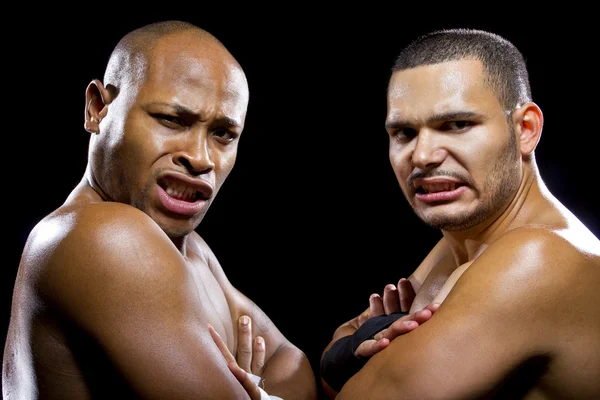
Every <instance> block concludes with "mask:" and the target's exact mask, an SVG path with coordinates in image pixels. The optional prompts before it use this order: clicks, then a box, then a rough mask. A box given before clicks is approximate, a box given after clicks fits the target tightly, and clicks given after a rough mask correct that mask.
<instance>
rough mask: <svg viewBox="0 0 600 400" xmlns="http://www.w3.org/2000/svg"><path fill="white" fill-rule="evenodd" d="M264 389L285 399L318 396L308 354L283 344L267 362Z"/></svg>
mask: <svg viewBox="0 0 600 400" xmlns="http://www.w3.org/2000/svg"><path fill="white" fill-rule="evenodd" d="M262 378H263V381H262V382H263V383H262V386H263V389H264V390H265V391H266V392H267V393H268V394H269V395H275V396H279V397H281V398H283V399H284V400H314V399H316V398H317V388H316V381H315V376H314V373H313V370H312V367H311V365H310V362H309V361H308V358H307V357H306V355H305V354H304V353H303V352H302V351H300V350H299V349H298V348H297V347H294V346H292V345H281V346H280V347H279V348H278V349H277V351H276V352H275V353H274V354H273V355H272V356H271V358H270V359H269V360H268V361H267V363H266V364H265V369H264V372H263V374H262Z"/></svg>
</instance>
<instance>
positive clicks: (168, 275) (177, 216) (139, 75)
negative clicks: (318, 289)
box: [2, 21, 317, 400]
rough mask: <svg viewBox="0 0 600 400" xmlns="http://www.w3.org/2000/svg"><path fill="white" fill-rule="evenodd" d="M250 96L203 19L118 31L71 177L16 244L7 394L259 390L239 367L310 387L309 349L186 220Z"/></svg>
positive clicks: (282, 386)
mask: <svg viewBox="0 0 600 400" xmlns="http://www.w3.org/2000/svg"><path fill="white" fill-rule="evenodd" d="M247 106H248V86H247V81H246V77H245V75H244V72H243V70H242V68H241V67H240V65H239V64H238V63H237V62H236V60H235V59H234V57H233V56H232V55H231V54H230V53H229V52H228V50H227V49H226V48H225V47H224V46H223V45H222V44H221V43H220V42H219V41H218V40H217V39H216V38H215V37H214V36H212V35H211V34H209V33H207V32H206V31H204V30H202V29H200V28H198V27H196V26H194V25H190V24H188V23H183V22H178V21H165V22H161V23H156V24H151V25H148V26H145V27H142V28H139V29H137V30H134V31H132V32H130V33H129V34H127V35H126V36H124V37H123V38H122V39H121V40H120V41H119V43H118V44H117V46H116V47H115V49H114V51H113V53H112V54H111V57H110V59H109V62H108V65H107V69H106V72H105V76H104V82H101V81H99V80H93V81H92V82H91V83H90V84H89V86H88V87H87V90H86V102H85V124H84V126H85V129H86V130H87V131H88V132H89V133H90V135H91V137H90V143H89V153H88V164H87V167H86V170H85V172H84V174H83V178H82V179H81V181H80V183H79V184H78V185H77V186H76V187H75V189H74V190H73V191H72V192H71V193H70V195H69V196H68V197H67V198H66V200H65V202H64V203H63V204H62V205H61V206H60V207H59V208H58V209H57V210H55V211H54V212H52V213H51V214H49V215H48V216H46V217H45V218H44V219H43V220H41V221H40V222H39V223H38V224H37V225H36V226H35V227H34V229H33V230H32V231H31V233H30V236H29V238H28V240H27V242H26V244H25V248H24V251H23V255H22V258H21V263H20V266H19V272H18V275H17V279H16V284H15V289H14V296H13V305H12V313H11V320H10V326H9V331H8V335H7V340H6V344H5V353H4V360H3V373H2V386H3V395H4V399H5V400H8V399H18V400H28V399H37V398H43V399H58V398H60V399H90V398H111V399H115V398H128V399H131V398H143V399H170V400H176V399H192V398H193V399H206V398H214V399H221V400H224V399H244V398H249V397H252V398H256V393H257V392H256V391H255V392H252V391H247V389H245V386H243V385H242V384H240V381H243V379H241V378H240V375H239V374H237V372H236V371H238V372H239V370H240V369H241V370H244V371H247V372H249V373H251V375H249V376H252V378H253V381H254V382H263V383H264V385H262V389H263V392H262V395H265V394H266V392H268V394H269V395H272V396H279V397H281V398H283V399H285V400H290V399H314V398H316V396H317V394H316V393H317V392H316V384H315V379H314V375H313V372H312V369H311V366H310V364H309V362H308V360H307V358H306V356H305V354H304V353H303V352H302V351H301V350H299V349H298V348H297V347H296V346H294V345H293V344H292V343H290V342H289V341H288V340H287V339H286V338H285V337H284V336H283V334H282V333H281V332H280V331H279V330H278V329H277V328H276V327H275V325H274V324H273V323H272V322H271V321H270V320H269V318H268V317H267V316H266V315H265V314H264V312H262V311H261V310H260V309H259V308H258V307H257V306H256V305H255V304H254V303H253V302H252V301H251V300H250V299H248V298H247V297H246V296H244V295H243V294H242V293H240V292H239V291H238V290H236V288H235V287H233V286H232V284H231V283H230V282H229V281H228V279H227V276H226V275H225V273H224V271H223V269H222V267H221V266H220V265H219V262H218V261H217V259H216V257H215V255H214V253H213V252H212V251H211V249H210V248H209V247H208V246H207V244H206V243H205V241H204V240H203V239H202V238H201V237H200V236H199V235H198V234H197V233H196V232H195V231H194V229H195V228H196V227H197V226H198V224H199V223H200V222H201V221H202V219H203V217H204V215H205V214H206V212H207V210H208V208H209V206H210V204H211V203H212V201H213V200H214V198H215V196H216V194H217V192H218V191H219V188H220V187H221V185H222V184H223V182H224V181H225V179H226V178H227V176H228V174H229V173H230V172H231V170H232V168H233V166H234V163H235V160H236V154H237V148H238V141H239V138H240V135H241V133H242V130H243V128H244V120H245V117H246V110H247ZM215 337H216V338H219V339H220V340H221V341H222V342H220V341H215V340H213V339H214V338H215ZM222 344H223V345H224V347H223V348H221V347H220V345H222ZM224 354H231V355H233V356H234V357H235V358H234V359H233V360H231V359H228V358H227V357H224V356H223V355H224ZM236 363H237V365H236ZM236 368H237V369H236ZM232 372H233V373H232ZM254 378H257V379H254ZM248 393H250V395H251V396H249V394H248Z"/></svg>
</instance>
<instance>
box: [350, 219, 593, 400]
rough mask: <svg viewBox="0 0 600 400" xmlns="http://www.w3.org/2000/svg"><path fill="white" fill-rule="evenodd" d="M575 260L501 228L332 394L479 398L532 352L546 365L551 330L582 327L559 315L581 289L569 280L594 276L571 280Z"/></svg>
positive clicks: (552, 241)
mask: <svg viewBox="0 0 600 400" xmlns="http://www.w3.org/2000/svg"><path fill="white" fill-rule="evenodd" d="M507 249H510V251H507ZM582 260H583V258H582V257H580V256H579V254H578V253H575V252H573V251H572V250H571V249H569V248H568V245H566V242H565V241H564V240H562V239H560V238H558V237H557V236H555V235H552V234H550V233H544V232H541V231H540V230H523V231H519V232H515V233H511V234H508V235H506V236H505V237H503V238H502V239H499V240H498V241H497V242H496V243H494V245H492V246H490V247H489V248H488V249H487V250H486V251H485V252H484V253H483V254H482V255H481V256H480V257H479V258H478V259H477V260H476V261H475V262H473V264H472V265H471V267H470V268H469V269H468V270H467V271H466V272H465V273H464V274H463V276H462V277H461V278H460V279H459V280H458V282H457V283H456V285H455V287H454V289H453V290H452V291H451V292H450V294H449V295H448V297H447V298H446V300H445V301H444V303H443V304H442V305H441V307H440V308H439V310H438V311H437V312H436V314H435V315H434V316H433V317H432V318H431V320H429V321H428V322H427V323H426V324H424V325H423V326H420V327H419V328H418V329H416V330H414V331H412V332H410V333H408V334H406V335H403V336H400V337H398V338H396V339H394V341H392V343H391V344H390V345H389V346H388V348H386V349H385V351H382V352H380V353H378V354H376V355H375V356H373V357H372V358H371V359H370V360H369V362H368V363H367V364H366V365H365V366H364V367H363V368H362V370H361V371H360V372H359V373H357V374H356V375H354V376H353V377H352V378H351V379H350V380H349V381H348V382H347V384H346V385H345V386H344V388H343V389H342V391H341V392H340V394H339V397H338V399H339V400H348V399H364V398H367V397H368V398H369V399H373V400H377V399H388V398H396V399H403V398H406V399H415V398H444V399H463V398H478V396H482V397H483V396H485V395H489V394H491V393H493V392H494V391H495V390H497V389H498V388H499V387H500V386H501V385H502V383H503V382H504V381H505V380H506V379H507V378H508V377H509V375H510V374H511V373H512V372H514V371H516V370H517V369H518V368H519V367H520V366H522V365H523V364H526V363H527V362H529V361H531V360H534V359H536V360H542V362H543V364H544V365H546V366H549V365H551V364H552V363H553V361H554V359H555V357H557V356H558V353H559V351H558V349H557V343H558V342H559V340H557V335H570V334H579V335H581V331H577V330H576V329H575V328H574V325H573V322H574V321H573V320H572V321H569V320H568V319H566V318H565V316H568V315H570V313H569V312H568V309H569V307H572V306H573V305H574V301H575V298H576V297H579V296H581V293H578V294H577V295H575V296H573V295H570V298H569V299H568V298H567V294H568V293H573V290H572V286H573V285H575V284H577V287H578V290H581V291H583V292H584V293H588V294H590V295H591V294H592V293H594V289H593V286H594V285H593V284H591V283H588V284H584V285H583V286H582V282H576V281H577V280H578V279H580V277H581V273H580V271H579V269H580V266H581V265H582ZM596 275H597V273H596ZM581 304H583V303H581ZM549 332H551V334H549ZM576 332H578V333H576Z"/></svg>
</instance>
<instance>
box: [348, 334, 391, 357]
mask: <svg viewBox="0 0 600 400" xmlns="http://www.w3.org/2000/svg"><path fill="white" fill-rule="evenodd" d="M388 344H390V341H389V340H388V339H387V338H383V339H380V340H365V341H364V342H362V343H361V344H360V345H359V346H358V347H357V348H356V351H355V352H354V355H355V356H357V357H371V356H372V355H374V354H377V353H379V352H380V351H381V350H383V349H385V348H386V347H387V346H388Z"/></svg>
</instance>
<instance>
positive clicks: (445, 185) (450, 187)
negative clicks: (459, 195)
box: [415, 182, 463, 194]
mask: <svg viewBox="0 0 600 400" xmlns="http://www.w3.org/2000/svg"><path fill="white" fill-rule="evenodd" d="M461 186H463V184H461V183H458V182H442V183H422V184H420V185H417V186H416V189H415V192H416V193H418V194H430V193H439V192H451V191H454V190H456V189H458V188H459V187H461Z"/></svg>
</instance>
